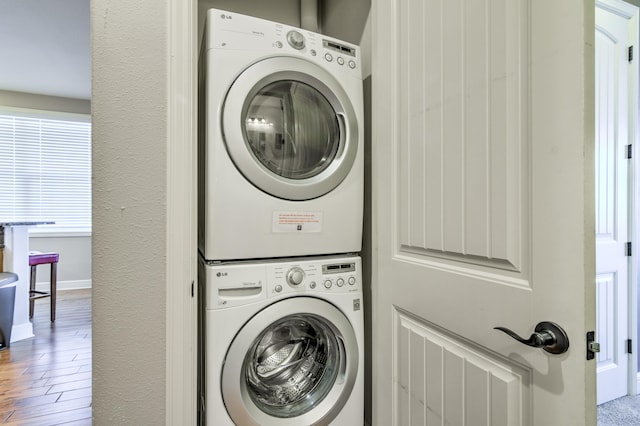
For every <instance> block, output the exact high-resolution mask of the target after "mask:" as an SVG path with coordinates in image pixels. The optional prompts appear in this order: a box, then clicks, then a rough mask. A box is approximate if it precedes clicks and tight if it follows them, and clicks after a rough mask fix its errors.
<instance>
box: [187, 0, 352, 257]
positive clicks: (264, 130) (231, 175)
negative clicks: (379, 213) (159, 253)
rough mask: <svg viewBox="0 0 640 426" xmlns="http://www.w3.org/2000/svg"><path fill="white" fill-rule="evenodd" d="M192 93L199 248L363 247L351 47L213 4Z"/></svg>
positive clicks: (298, 252) (213, 253) (255, 251)
mask: <svg viewBox="0 0 640 426" xmlns="http://www.w3.org/2000/svg"><path fill="white" fill-rule="evenodd" d="M199 93H200V102H199V111H200V113H201V116H200V131H199V161H200V164H199V216H200V219H199V224H200V225H199V248H200V251H201V253H202V255H203V256H204V257H205V258H206V259H209V260H235V259H259V258H277V257H292V256H306V255H318V254H337V253H356V252H359V251H360V249H361V241H362V217H363V190H364V189H363V188H364V183H363V179H364V171H363V170H364V168H363V167H364V166H363V151H364V147H363V98H362V96H363V95H362V73H361V66H360V49H359V48H358V47H357V46H355V45H352V44H349V43H345V42H342V41H339V40H336V39H334V38H331V37H327V36H324V35H321V34H316V33H313V32H309V31H304V30H301V29H298V28H294V27H290V26H287V25H284V24H279V23H275V22H270V21H266V20H263V19H258V18H254V17H249V16H245V15H240V14H237V13H230V12H225V11H222V10H217V9H210V10H209V11H208V13H207V24H206V29H205V36H204V40H203V48H202V52H201V56H200V90H199Z"/></svg>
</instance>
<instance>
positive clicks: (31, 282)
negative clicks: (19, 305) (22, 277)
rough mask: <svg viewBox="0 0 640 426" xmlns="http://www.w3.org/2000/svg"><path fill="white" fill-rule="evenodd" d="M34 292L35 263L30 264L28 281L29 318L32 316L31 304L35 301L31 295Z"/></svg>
mask: <svg viewBox="0 0 640 426" xmlns="http://www.w3.org/2000/svg"><path fill="white" fill-rule="evenodd" d="M35 293H36V265H33V266H31V281H30V282H29V319H31V318H33V306H34V304H35V303H36V301H35V300H34V299H33V298H32V296H33V295H34V294H35Z"/></svg>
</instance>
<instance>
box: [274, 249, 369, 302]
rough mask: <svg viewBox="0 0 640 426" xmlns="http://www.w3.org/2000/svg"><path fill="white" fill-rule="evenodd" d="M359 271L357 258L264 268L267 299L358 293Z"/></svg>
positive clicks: (300, 262)
mask: <svg viewBox="0 0 640 426" xmlns="http://www.w3.org/2000/svg"><path fill="white" fill-rule="evenodd" d="M360 268H361V266H360V258H359V257H350V258H328V259H325V260H318V259H314V260H301V261H297V262H286V263H276V264H272V265H269V266H268V267H267V271H268V272H267V274H268V279H267V281H268V283H269V288H268V289H267V291H268V294H267V296H271V295H278V294H286V293H291V292H304V291H318V292H327V291H332V292H343V293H346V292H353V291H360V289H361V280H362V274H361V271H360Z"/></svg>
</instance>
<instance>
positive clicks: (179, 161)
mask: <svg viewBox="0 0 640 426" xmlns="http://www.w3.org/2000/svg"><path fill="white" fill-rule="evenodd" d="M167 9H168V10H167V14H168V20H167V25H168V29H167V41H168V42H167V45H168V49H169V52H167V56H168V58H169V60H168V61H167V64H166V65H167V72H168V81H169V83H168V87H167V103H168V105H167V139H166V143H167V147H166V148H167V164H166V166H167V182H166V189H167V192H166V194H167V212H166V214H167V223H166V228H165V229H166V254H167V256H166V259H167V263H166V266H165V267H166V277H167V279H166V288H165V291H166V301H167V305H166V345H165V348H164V349H165V356H166V364H165V368H166V370H165V374H166V380H165V401H164V403H165V420H166V422H165V423H166V424H169V425H172V424H189V425H194V424H196V413H197V396H196V387H197V386H196V377H197V371H196V366H197V351H196V349H197V329H198V325H197V297H196V296H195V293H196V291H195V282H196V279H197V278H196V277H197V260H198V257H197V226H196V225H197V218H196V211H197V210H196V209H195V206H196V200H197V196H196V182H197V178H196V170H197V163H196V135H197V127H196V125H197V113H196V112H197V104H196V102H197V87H198V78H197V63H196V62H197V59H196V58H197V57H198V54H197V50H198V49H197V46H198V41H197V28H198V2H197V0H188V1H181V0H169V2H168V7H167Z"/></svg>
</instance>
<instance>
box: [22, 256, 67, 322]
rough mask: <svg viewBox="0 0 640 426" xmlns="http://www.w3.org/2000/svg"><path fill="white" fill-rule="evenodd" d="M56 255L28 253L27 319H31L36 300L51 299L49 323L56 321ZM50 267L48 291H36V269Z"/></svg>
mask: <svg viewBox="0 0 640 426" xmlns="http://www.w3.org/2000/svg"><path fill="white" fill-rule="evenodd" d="M59 257H60V255H59V254H58V253H41V252H39V251H30V252H29V266H31V282H30V284H29V318H33V307H34V303H35V300H36V299H40V298H43V297H50V298H51V322H55V320H56V284H57V273H58V258H59ZM47 264H50V265H51V283H50V286H49V291H38V290H36V267H37V266H38V265H47Z"/></svg>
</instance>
